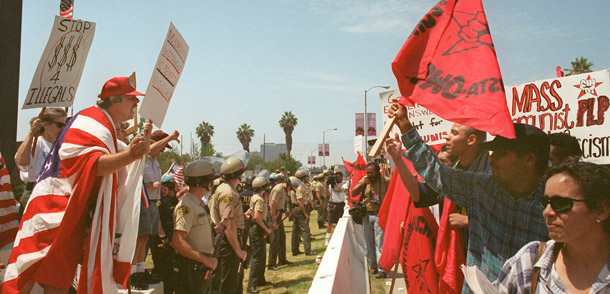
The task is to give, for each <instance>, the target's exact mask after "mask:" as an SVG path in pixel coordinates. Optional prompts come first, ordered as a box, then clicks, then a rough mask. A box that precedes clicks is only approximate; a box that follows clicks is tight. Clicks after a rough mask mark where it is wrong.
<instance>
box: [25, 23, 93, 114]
mask: <svg viewBox="0 0 610 294" xmlns="http://www.w3.org/2000/svg"><path fill="white" fill-rule="evenodd" d="M94 33H95V23H94V22H89V21H85V20H81V19H68V18H63V17H61V16H55V23H53V29H52V30H51V36H50V37H49V41H48V42H47V46H46V47H45V48H44V52H43V53H42V57H41V58H40V61H39V62H38V67H37V68H36V72H35V73H34V78H33V79H32V83H31V84H30V89H29V90H28V94H27V97H26V98H25V102H24V103H23V107H22V109H29V108H38V107H51V106H54V107H69V106H72V104H73V103H74V96H75V95H76V89H77V88H78V83H79V82H80V78H81V76H82V74H83V68H84V67H85V61H86V60H87V55H88V54H89V48H91V42H92V41H93V35H94Z"/></svg>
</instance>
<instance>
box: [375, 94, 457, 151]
mask: <svg viewBox="0 0 610 294" xmlns="http://www.w3.org/2000/svg"><path fill="white" fill-rule="evenodd" d="M379 98H380V99H381V111H382V112H383V124H384V125H385V124H386V122H387V121H388V112H389V109H390V105H392V100H393V99H399V98H400V91H399V90H392V91H387V92H381V93H379ZM407 113H408V116H409V120H410V121H411V123H412V124H413V126H414V127H415V129H416V130H417V132H418V133H419V135H420V136H421V137H422V139H423V140H424V142H426V144H428V145H436V144H445V138H447V135H448V134H449V130H450V129H451V126H452V125H453V123H452V122H450V121H448V120H444V119H442V118H440V117H439V116H437V115H435V114H434V113H432V112H430V111H428V110H427V109H425V108H423V107H421V106H420V105H419V104H416V105H415V107H410V106H407ZM395 133H398V135H399V136H400V135H401V134H400V129H398V127H397V126H394V128H393V129H392V131H390V136H391V137H392V138H393V137H394V134H395Z"/></svg>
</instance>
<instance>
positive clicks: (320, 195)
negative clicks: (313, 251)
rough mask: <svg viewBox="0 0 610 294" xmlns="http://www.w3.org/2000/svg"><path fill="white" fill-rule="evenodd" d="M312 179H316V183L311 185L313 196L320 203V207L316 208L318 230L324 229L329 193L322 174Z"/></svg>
mask: <svg viewBox="0 0 610 294" xmlns="http://www.w3.org/2000/svg"><path fill="white" fill-rule="evenodd" d="M314 179H316V181H314V183H313V190H314V196H315V197H316V198H317V199H318V202H319V203H320V207H318V228H320V229H325V228H326V226H325V225H324V223H325V222H326V221H327V216H328V211H327V207H328V197H329V196H330V191H329V190H328V186H327V185H326V177H325V175H324V173H321V174H318V175H317V176H315V177H314Z"/></svg>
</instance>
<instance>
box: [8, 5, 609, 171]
mask: <svg viewBox="0 0 610 294" xmlns="http://www.w3.org/2000/svg"><path fill="white" fill-rule="evenodd" d="M75 2H76V3H75V10H74V17H75V18H80V19H84V20H88V21H92V22H95V23H96V32H95V37H94V40H93V44H92V47H91V50H90V51H89V56H88V58H87V63H86V65H85V69H84V72H83V75H82V79H81V82H80V85H79V88H78V92H77V94H76V100H75V103H74V110H75V112H76V111H78V110H81V109H83V108H85V107H88V106H91V105H93V104H94V103H95V100H96V99H97V95H98V94H99V92H100V90H101V87H102V85H103V83H104V82H105V81H106V80H107V79H109V78H111V77H113V76H128V75H129V74H131V72H133V71H136V73H137V78H138V87H137V88H138V90H140V91H145V90H146V87H147V85H148V80H149V79H150V76H151V73H152V70H153V67H154V64H155V62H156V60H157V56H158V55H159V52H160V50H161V45H162V42H163V39H164V38H165V35H166V33H167V29H168V27H169V23H170V21H171V22H173V23H174V25H175V26H176V28H177V29H178V30H179V31H180V32H181V34H182V36H183V37H184V38H185V40H186V42H187V43H188V45H189V46H190V51H189V55H188V58H187V60H186V65H185V68H184V71H183V73H182V77H181V79H180V82H179V83H178V86H177V89H176V92H175V93H174V96H173V98H172V102H171V104H170V107H169V110H168V115H167V116H166V118H165V122H164V124H163V129H164V130H165V131H166V132H169V131H171V130H173V129H177V130H179V131H180V132H181V133H182V134H183V139H184V140H183V141H184V142H183V143H184V145H183V146H184V149H183V150H184V152H188V150H189V146H190V136H191V134H192V135H193V137H195V128H196V126H197V125H198V124H199V123H200V122H201V121H207V122H209V123H211V124H212V125H214V127H215V135H214V137H213V138H212V143H213V144H214V146H215V148H216V150H217V151H220V152H222V153H224V154H231V153H234V152H236V151H238V150H240V149H241V144H240V143H239V141H238V140H237V137H236V134H235V132H236V130H237V128H238V127H239V125H241V124H242V123H248V124H249V125H251V126H252V128H253V129H254V130H255V137H254V139H253V141H252V143H251V147H250V148H251V150H252V151H257V150H258V149H259V146H260V144H262V143H263V137H265V138H266V141H267V142H271V143H283V142H284V140H285V139H284V133H283V131H282V129H281V128H280V127H279V125H278V120H279V119H280V117H281V115H282V113H284V111H292V112H293V113H294V114H295V115H296V117H297V118H298V125H297V126H296V128H295V130H294V133H293V151H292V155H293V157H295V158H296V159H297V160H299V161H301V162H304V163H306V162H307V156H309V155H310V154H311V151H312V150H314V149H317V144H320V143H322V132H323V131H324V130H327V129H330V128H338V131H329V132H326V142H327V143H330V153H331V156H330V157H328V158H326V164H327V165H329V164H337V163H339V162H340V161H341V156H344V157H345V159H347V160H350V161H354V160H355V158H356V155H355V154H354V152H353V142H354V138H353V136H354V113H356V112H363V111H364V90H366V89H368V88H370V87H372V86H376V85H389V86H391V87H392V89H395V88H397V83H396V79H395V77H394V75H393V74H392V71H391V62H392V60H393V59H394V57H395V56H396V54H397V52H398V50H399V49H400V48H401V47H402V44H403V43H404V42H405V40H406V38H407V36H408V34H409V33H410V32H411V30H412V29H413V27H414V26H415V24H416V23H417V22H418V21H419V20H420V19H421V17H422V16H423V15H424V14H425V13H426V12H427V11H428V10H429V9H430V8H431V7H432V6H434V4H435V3H436V2H437V1H430V0H421V1H392V0H390V1H365V0H352V1H344V0H314V1H296V0H282V1H157V0H149V1H92V0H87V1H85V0H75ZM483 5H484V6H485V11H486V14H487V19H488V22H489V26H490V31H491V34H492V37H493V40H494V43H495V46H496V52H497V56H498V61H499V64H500V69H501V71H502V74H503V78H504V82H505V84H506V85H507V86H508V85H513V84H518V83H523V82H529V81H535V80H540V79H546V78H551V77H553V76H554V75H555V67H556V66H558V65H559V66H562V67H564V68H566V67H569V66H570V61H573V60H574V59H575V58H576V57H580V56H584V57H586V58H588V59H589V61H591V62H593V63H594V66H593V70H601V69H605V68H608V67H610V34H608V32H607V30H608V29H610V5H608V3H607V1H603V0H594V1H586V2H580V1H567V0H559V1H525V0H514V1H483ZM58 10H59V0H57V1H42V0H37V1H33V0H25V1H24V3H23V26H22V44H21V45H22V49H21V73H20V92H19V107H21V105H22V104H23V100H24V99H25V96H26V93H27V90H28V87H29V85H30V82H31V81H32V75H33V73H34V71H35V70H36V66H37V64H38V61H39V59H40V56H41V54H42V51H43V49H44V47H45V45H46V42H47V40H48V38H49V33H50V30H51V27H52V25H53V20H54V16H55V15H56V14H58ZM377 93H378V92H377V89H376V90H373V91H371V92H369V94H368V111H369V112H372V111H375V112H377V115H378V122H377V126H378V127H377V128H378V130H380V129H381V127H382V124H381V118H380V112H381V109H380V106H379V98H378V94H377ZM38 112H39V110H38V109H35V110H20V111H19V126H18V127H19V128H18V137H17V139H18V140H22V139H23V138H24V137H25V135H26V133H27V123H28V121H29V119H30V118H31V117H33V116H36V115H37V114H38ZM315 153H317V151H314V155H315ZM316 160H317V161H316V162H317V163H318V165H319V164H320V163H321V161H322V160H321V158H317V159H316Z"/></svg>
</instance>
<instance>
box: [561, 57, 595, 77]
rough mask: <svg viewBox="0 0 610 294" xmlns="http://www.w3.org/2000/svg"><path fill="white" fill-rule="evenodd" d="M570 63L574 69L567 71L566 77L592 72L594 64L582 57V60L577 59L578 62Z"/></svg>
mask: <svg viewBox="0 0 610 294" xmlns="http://www.w3.org/2000/svg"><path fill="white" fill-rule="evenodd" d="M570 63H571V64H572V68H571V69H570V68H567V69H565V70H566V71H567V72H568V73H567V74H566V76H571V75H577V74H581V73H586V72H592V70H591V67H592V66H593V62H589V61H588V60H587V59H586V58H584V57H582V56H581V57H580V58H576V61H572V62H570Z"/></svg>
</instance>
